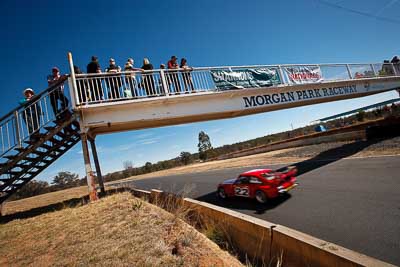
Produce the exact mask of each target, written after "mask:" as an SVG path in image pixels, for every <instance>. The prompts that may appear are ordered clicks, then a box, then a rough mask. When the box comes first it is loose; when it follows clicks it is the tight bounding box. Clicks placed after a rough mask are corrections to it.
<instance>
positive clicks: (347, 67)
mask: <svg viewBox="0 0 400 267" xmlns="http://www.w3.org/2000/svg"><path fill="white" fill-rule="evenodd" d="M385 76H400V64H391V63H370V64H293V65H256V66H229V67H201V68H190V69H179V70H165V69H158V70H152V71H140V70H138V71H131V72H119V73H98V74H75V75H74V77H75V81H76V88H75V90H73V92H72V93H73V94H74V96H75V99H74V100H75V104H76V105H77V106H86V105H90V104H98V103H107V102H115V101H122V100H135V99H145V98H153V97H169V96H176V95H183V94H192V93H206V92H218V91H224V90H235V89H245V88H256V87H268V86H282V85H285V86H287V85H295V84H306V83H320V82H326V81H341V80H351V79H361V78H372V77H385Z"/></svg>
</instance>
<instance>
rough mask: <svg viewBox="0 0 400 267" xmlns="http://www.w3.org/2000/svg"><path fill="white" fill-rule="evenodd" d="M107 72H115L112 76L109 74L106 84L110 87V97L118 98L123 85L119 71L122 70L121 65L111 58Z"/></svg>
mask: <svg viewBox="0 0 400 267" xmlns="http://www.w3.org/2000/svg"><path fill="white" fill-rule="evenodd" d="M106 72H107V73H113V74H114V75H112V76H107V78H106V84H107V88H108V90H109V91H108V98H109V99H118V98H120V93H119V88H120V87H121V84H122V80H121V76H120V75H117V73H120V72H121V67H120V66H118V65H116V64H115V60H114V59H113V58H110V65H109V66H108V68H106Z"/></svg>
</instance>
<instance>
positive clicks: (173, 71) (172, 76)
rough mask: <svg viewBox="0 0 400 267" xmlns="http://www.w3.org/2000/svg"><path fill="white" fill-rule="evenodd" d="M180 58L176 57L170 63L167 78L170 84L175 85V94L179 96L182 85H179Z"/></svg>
mask: <svg viewBox="0 0 400 267" xmlns="http://www.w3.org/2000/svg"><path fill="white" fill-rule="evenodd" d="M177 60H178V58H177V57H176V56H172V57H171V59H170V60H169V61H168V70H170V71H168V73H167V78H168V79H169V81H170V82H169V84H173V85H174V89H175V94H176V95H179V94H180V93H181V84H180V83H179V76H178V69H179V65H178V62H177Z"/></svg>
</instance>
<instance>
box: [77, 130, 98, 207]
mask: <svg viewBox="0 0 400 267" xmlns="http://www.w3.org/2000/svg"><path fill="white" fill-rule="evenodd" d="M81 140H82V151H83V160H84V162H85V169H86V179H87V184H88V190H89V198H90V201H96V200H97V199H98V196H97V191H96V183H95V181H94V175H93V171H92V166H91V165H90V157H89V148H88V144H87V134H86V133H82V134H81Z"/></svg>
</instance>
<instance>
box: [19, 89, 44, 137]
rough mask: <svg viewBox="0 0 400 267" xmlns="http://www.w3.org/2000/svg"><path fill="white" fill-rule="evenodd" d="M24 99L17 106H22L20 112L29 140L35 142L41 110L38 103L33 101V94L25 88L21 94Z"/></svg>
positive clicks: (37, 135)
mask: <svg viewBox="0 0 400 267" xmlns="http://www.w3.org/2000/svg"><path fill="white" fill-rule="evenodd" d="M23 94H24V98H23V99H22V100H21V101H19V104H20V105H22V106H24V107H25V109H24V110H23V111H22V118H23V121H24V122H25V124H26V127H27V129H28V134H29V136H30V140H34V141H35V140H37V139H38V138H39V127H40V116H41V115H42V109H41V108H40V104H39V103H38V102H36V103H35V102H34V100H35V92H34V91H33V90H32V89H31V88H26V89H25V90H24V92H23Z"/></svg>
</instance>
